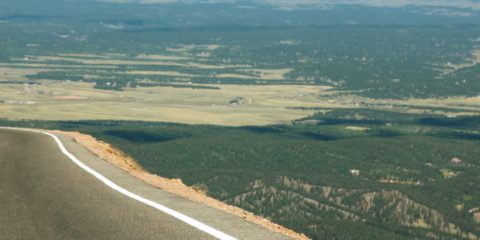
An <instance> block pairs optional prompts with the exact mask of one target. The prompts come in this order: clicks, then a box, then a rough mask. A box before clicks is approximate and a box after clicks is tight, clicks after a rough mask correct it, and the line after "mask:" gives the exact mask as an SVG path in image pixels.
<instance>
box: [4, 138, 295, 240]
mask: <svg viewBox="0 0 480 240" xmlns="http://www.w3.org/2000/svg"><path fill="white" fill-rule="evenodd" d="M59 137H60V138H61V139H62V142H63V143H64V145H65V146H66V148H67V149H68V151H69V152H71V153H73V154H74V155H75V156H77V158H79V159H80V160H81V161H82V162H84V163H85V164H86V165H88V166H89V167H91V168H93V169H95V170H96V171H98V172H99V173H101V174H102V175H104V176H105V177H107V178H108V179H110V180H112V181H113V182H115V183H117V184H118V185H120V186H121V187H123V188H126V189H128V190H129V191H132V192H134V193H136V194H138V195H141V196H142V197H145V198H148V199H151V200H153V201H155V202H158V203H160V204H163V205H165V206H168V207H169V208H173V209H175V210H177V211H180V212H182V213H184V214H186V215H188V216H190V217H193V218H195V219H197V220H199V221H201V222H202V223H205V224H208V225H209V226H212V227H213V228H215V229H218V230H219V231H222V232H224V233H227V234H229V235H231V236H234V237H235V238H238V239H286V238H285V237H283V236H281V235H277V234H274V233H271V232H269V231H266V230H265V229H263V228H260V227H258V226H256V225H253V224H250V223H248V222H245V221H243V220H242V219H239V218H237V217H234V216H231V215H229V214H225V213H222V212H220V211H218V210H215V209H211V208H209V207H205V206H203V205H201V204H198V203H194V202H190V201H187V200H185V199H183V198H180V197H177V196H174V195H172V194H169V193H167V192H164V191H162V190H159V189H156V188H153V187H150V186H148V185H146V184H144V183H142V182H140V181H138V180H137V179H134V178H133V177H131V176H130V175H128V174H126V173H124V172H122V171H121V170H118V169H116V168H115V167H113V166H112V165H110V164H109V163H106V162H104V161H102V160H100V159H98V158H96V157H95V156H93V155H92V154H91V153H90V152H88V151H87V150H85V149H83V148H82V147H80V146H78V145H77V144H75V143H74V142H73V141H71V140H70V139H69V138H68V137H65V136H59ZM0 236H1V239H62V240H63V239H118V240H122V239H172V240H174V239H215V238H214V237H212V236H211V235H209V234H207V233H205V232H202V231H200V230H198V229H196V228H194V227H192V226H190V225H188V224H186V223H184V222H182V221H179V220H177V219H175V218H173V217H171V216H170V215H167V214H165V213H163V212H161V211H159V210H157V209H155V208H152V207H150V206H147V205H145V204H143V203H141V202H138V201H136V200H134V199H131V198H129V197H127V196H125V195H122V194H121V193H119V192H117V191H115V190H113V189H111V188H109V187H108V186H107V185H105V184H103V183H102V182H101V181H99V180H98V179H96V178H95V177H93V176H92V175H91V174H89V173H87V172H86V171H84V170H83V169H81V168H80V167H78V166H77V165H76V164H74V163H73V162H72V161H71V160H70V159H69V158H67V157H66V156H65V155H64V154H62V153H61V152H60V151H59V148H58V145H57V144H56V143H55V142H54V140H53V139H52V138H51V137H49V136H46V135H43V134H39V133H30V132H23V131H16V130H5V129H0Z"/></svg>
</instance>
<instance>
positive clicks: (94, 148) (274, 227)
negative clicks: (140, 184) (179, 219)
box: [53, 131, 308, 240]
mask: <svg viewBox="0 0 480 240" xmlns="http://www.w3.org/2000/svg"><path fill="white" fill-rule="evenodd" d="M53 132H54V133H61V134H65V135H67V136H69V137H71V138H72V139H73V140H74V141H75V142H77V143H79V144H80V145H82V146H84V147H85V148H87V149H88V150H90V151H91V152H92V153H94V154H95V155H97V156H98V157H99V158H101V159H103V160H105V161H107V162H110V163H112V164H114V165H115V166H117V167H119V168H120V169H122V170H124V171H126V172H128V173H129V174H131V175H133V176H135V177H137V178H138V179H140V180H142V181H144V182H146V183H148V184H151V185H153V186H155V187H157V188H160V189H163V190H165V191H168V192H171V193H173V194H176V195H179V196H182V197H184V198H186V199H189V200H192V201H195V202H199V203H202V204H205V205H207V206H210V207H213V208H216V209H219V210H221V211H224V212H227V213H229V214H233V215H236V216H239V217H242V218H244V219H246V220H247V221H249V222H252V223H255V224H257V225H260V226H263V227H265V228H267V229H269V230H271V231H273V232H278V233H281V234H284V235H286V236H289V237H291V238H293V239H299V240H300V239H301V240H304V239H308V237H307V236H305V235H303V234H299V233H296V232H294V231H293V230H290V229H287V228H285V227H282V226H280V225H278V224H275V223H273V222H271V221H270V220H268V219H265V218H262V217H259V216H256V215H254V214H253V213H250V212H248V211H245V210H243V209H241V208H238V207H234V206H230V205H227V204H225V203H223V202H221V201H218V200H216V199H213V198H211V197H208V196H207V195H205V193H203V192H202V191H201V189H194V188H191V187H188V186H186V185H185V184H183V183H182V181H181V180H180V179H168V178H164V177H160V176H157V175H155V174H151V173H149V172H147V171H146V170H145V169H144V168H142V167H141V166H140V165H139V164H138V163H137V162H136V161H135V160H134V159H132V158H131V157H129V156H127V155H126V154H124V153H123V152H121V151H120V150H117V149H115V148H113V147H112V146H111V145H110V144H108V143H105V142H102V141H99V140H97V139H95V138H94V137H92V136H89V135H85V134H81V133H78V132H63V131H53Z"/></svg>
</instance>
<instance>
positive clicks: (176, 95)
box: [0, 71, 480, 126]
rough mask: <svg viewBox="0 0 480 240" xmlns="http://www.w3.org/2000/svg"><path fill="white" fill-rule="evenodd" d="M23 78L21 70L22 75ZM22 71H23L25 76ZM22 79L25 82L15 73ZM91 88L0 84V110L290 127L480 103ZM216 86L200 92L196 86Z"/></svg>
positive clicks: (17, 115)
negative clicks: (359, 114)
mask: <svg viewBox="0 0 480 240" xmlns="http://www.w3.org/2000/svg"><path fill="white" fill-rule="evenodd" d="M20 72H21V71H20ZM20 72H19V73H20ZM18 80H23V78H21V76H20V75H18ZM93 85H94V84H93V83H85V82H65V81H48V80H42V81H38V84H30V85H25V84H10V83H5V84H2V85H1V86H0V100H1V101H2V102H0V111H1V112H2V115H3V116H4V117H5V118H8V119H42V120H85V119H92V120H93V119H97V120H99V119H104V120H107V119H121V120H144V121H164V122H180V123H189V124H216V125H228V126H240V125H268V124H279V123H290V122H291V121H293V120H295V119H300V118H304V117H307V116H310V115H312V114H313V113H314V112H316V111H320V110H322V109H324V110H323V111H330V110H331V109H343V108H365V107H369V108H373V109H380V110H389V111H393V112H405V113H429V114H439V115H445V116H450V117H453V116H459V115H478V114H479V112H480V98H478V97H472V98H461V97H456V98H446V99H408V100H388V99H383V100H379V99H368V98H364V97H359V96H355V95H352V94H342V93H341V92H336V91H332V88H331V87H326V86H301V85H260V86H252V85H221V84H220V85H212V84H203V85H189V84H178V85H174V86H182V87H181V88H180V87H169V86H157V87H136V88H126V89H124V91H109V90H100V89H94V88H93ZM199 86H200V87H211V88H212V89H209V88H207V89H195V88H191V87H199Z"/></svg>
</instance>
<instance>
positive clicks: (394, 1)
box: [98, 0, 480, 11]
mask: <svg viewBox="0 0 480 240" xmlns="http://www.w3.org/2000/svg"><path fill="white" fill-rule="evenodd" d="M98 1H102V2H115V3H133V2H136V3H143V4H162V3H163V4H165V3H186V4H192V3H237V4H243V5H252V3H254V2H255V3H257V4H264V5H269V6H272V7H276V8H298V7H318V8H328V7H331V6H335V5H361V6H370V7H388V8H401V7H407V6H417V7H436V8H441V7H448V8H463V9H471V10H477V11H478V10H480V2H479V1H477V0H249V1H245V0H98Z"/></svg>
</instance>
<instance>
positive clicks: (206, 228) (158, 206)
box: [0, 127, 237, 240]
mask: <svg viewBox="0 0 480 240" xmlns="http://www.w3.org/2000/svg"><path fill="white" fill-rule="evenodd" d="M0 128H3V129H11V130H20V131H27V132H35V133H42V134H46V135H48V136H50V137H52V138H53V140H55V142H56V143H57V145H58V147H59V148H60V150H61V151H62V153H63V154H64V155H65V156H67V157H68V158H69V159H70V160H72V162H74V163H75V164H77V165H78V166H79V167H81V168H82V169H83V170H85V171H87V172H88V173H90V174H91V175H93V176H94V177H95V178H97V179H98V180H100V181H102V182H103V183H104V184H105V185H107V186H108V187H110V188H112V189H113V190H115V191H117V192H119V193H121V194H123V195H125V196H127V197H129V198H132V199H135V200H137V201H139V202H141V203H143V204H145V205H148V206H151V207H153V208H156V209H158V210H160V211H162V212H164V213H166V214H168V215H170V216H172V217H174V218H176V219H178V220H180V221H182V222H184V223H187V224H189V225H191V226H193V227H195V228H197V229H199V230H201V231H203V232H205V233H208V234H210V235H212V236H213V237H215V238H218V239H222V240H237V239H236V238H234V237H232V236H230V235H228V234H226V233H223V232H221V231H219V230H217V229H215V228H213V227H210V226H208V225H206V224H204V223H201V222H199V221H197V220H195V219H193V218H191V217H189V216H187V215H184V214H182V213H179V212H177V211H175V210H172V209H170V208H168V207H165V206H163V205H161V204H159V203H156V202H154V201H152V200H149V199H146V198H143V197H141V196H139V195H137V194H135V193H132V192H130V191H128V190H126V189H124V188H122V187H120V186H118V185H117V184H115V183H114V182H112V181H111V180H109V179H108V178H106V177H105V176H103V175H102V174H100V173H98V172H97V171H95V170H93V169H92V168H90V167H88V166H87V165H85V164H84V163H83V162H81V161H80V160H78V158H76V157H75V156H74V155H73V154H71V153H70V152H69V151H67V149H66V148H65V146H64V145H63V143H62V142H61V141H60V139H59V138H58V137H57V136H55V135H53V134H51V133H49V132H44V131H39V130H33V129H24V128H11V127H0Z"/></svg>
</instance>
